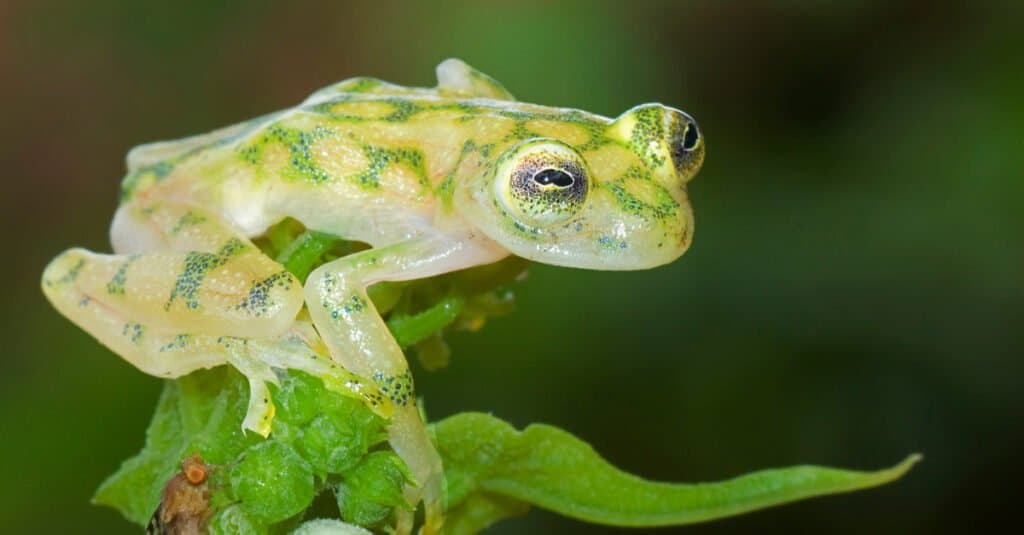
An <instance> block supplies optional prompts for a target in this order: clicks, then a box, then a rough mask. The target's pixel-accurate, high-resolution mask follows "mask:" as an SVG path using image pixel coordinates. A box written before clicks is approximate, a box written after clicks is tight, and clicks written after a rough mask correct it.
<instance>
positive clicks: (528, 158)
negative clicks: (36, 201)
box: [42, 58, 706, 534]
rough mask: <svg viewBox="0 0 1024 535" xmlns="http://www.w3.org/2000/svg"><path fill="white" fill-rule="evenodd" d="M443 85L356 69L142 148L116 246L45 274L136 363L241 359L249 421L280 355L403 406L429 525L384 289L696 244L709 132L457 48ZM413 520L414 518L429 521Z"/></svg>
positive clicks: (428, 472)
mask: <svg viewBox="0 0 1024 535" xmlns="http://www.w3.org/2000/svg"><path fill="white" fill-rule="evenodd" d="M436 75H437V85H436V86H435V87H406V86H401V85H398V84H393V83H390V82H386V81H383V80H380V79H377V78H369V77H359V78H350V79H347V80H344V81H341V82H338V83H334V84H331V85H329V86H327V87H325V88H323V89H320V90H318V91H315V92H314V93H313V94H312V95H310V96H309V97H308V98H306V99H305V100H304V101H302V102H301V103H300V104H299V105H297V106H295V107H292V108H288V109H284V110H281V111H277V112H274V113H270V114H268V115H264V116H261V117H258V118H255V119H251V120H248V121H244V122H241V123H238V124H235V125H232V126H228V127H225V128H222V129H219V130H215V131H213V132H210V133H207V134H202V135H198V136H193V137H188V138H184V139H180V140H176V141H166V142H156V143H149V144H144V145H140V146H138V147H135V148H133V149H132V150H130V151H129V153H128V155H127V174H126V176H125V177H124V179H123V181H122V186H121V202H120V204H119V206H118V208H117V210H116V212H115V214H114V217H113V221H112V224H111V230H110V240H111V243H112V247H113V253H111V254H107V253H97V252H92V251H89V250H86V249H82V248H72V249H69V250H67V251H65V252H63V253H62V254H60V255H59V256H57V257H56V258H55V259H54V260H53V261H52V262H51V263H50V264H49V265H48V266H47V267H46V268H45V270H44V273H43V276H42V289H43V292H44V294H45V295H46V297H47V298H48V299H49V301H50V302H51V303H52V304H53V306H54V307H55V308H56V309H57V310H58V311H59V312H60V313H61V314H63V315H64V316H66V317H67V318H68V319H70V320H71V321H72V322H73V323H75V324H77V325H78V326H79V327H81V328H82V329H84V330H85V331H87V332H88V333H89V334H90V335H92V336H93V337H95V338H96V339H97V340H98V341H99V342H100V343H101V344H103V345H105V346H106V347H108V348H109V349H110V350H112V351H113V352H114V353H116V354H118V355H119V356H121V357H122V358H123V359H124V360H126V361H127V362H128V363H130V364H132V365H134V366H135V367H137V368H138V369H139V370H141V371H143V372H145V373H147V374H150V375H153V376H157V377H163V378H169V379H170V378H176V377H181V376H183V375H186V374H189V373H191V372H193V371H196V370H199V369H206V368H212V367H216V366H222V365H229V366H233V367H234V368H235V369H236V370H238V371H239V372H240V373H241V374H242V375H244V376H245V378H246V379H247V381H248V385H249V400H248V409H247V413H246V416H245V418H244V420H243V422H242V427H243V429H245V430H247V431H251V432H255V433H257V434H259V435H262V436H264V437H266V436H268V435H269V434H270V433H271V432H272V430H273V417H274V413H275V410H276V408H275V406H274V404H273V402H272V400H271V391H270V387H269V385H273V384H277V383H278V375H277V374H278V373H280V371H281V370H297V371H301V372H305V373H309V374H312V375H314V376H315V377H319V378H320V379H322V380H323V381H324V384H325V385H326V386H327V387H328V388H332V389H336V390H337V391H341V392H346V393H347V394H349V395H353V396H357V397H359V398H360V399H362V400H363V401H364V402H365V403H366V404H367V405H368V406H369V407H371V408H372V409H373V410H374V411H375V412H377V413H378V414H380V415H381V416H383V417H385V418H388V421H389V425H388V440H389V443H390V445H391V447H392V448H393V449H394V450H395V452H396V453H397V454H398V455H399V456H400V457H401V458H402V459H403V461H404V462H405V463H406V464H407V466H408V467H409V471H410V473H411V475H412V480H413V481H411V482H410V483H409V484H408V485H407V486H406V489H405V493H406V498H407V499H408V500H409V502H410V504H413V505H416V504H419V503H420V502H422V503H423V506H424V509H425V521H424V525H423V526H422V528H421V530H420V532H421V533H428V534H429V533H436V532H437V531H438V530H439V529H440V526H441V525H442V523H443V521H444V515H443V511H442V510H443V505H442V500H443V494H444V481H443V467H442V464H441V459H440V457H439V455H438V453H437V450H436V448H435V447H434V444H433V443H432V441H431V439H430V435H429V433H428V430H427V428H426V426H425V422H424V418H423V417H422V414H421V411H420V410H419V408H418V406H417V401H416V399H417V398H416V392H415V390H414V386H413V378H412V374H411V372H410V368H409V365H408V363H407V361H406V358H405V355H404V354H403V351H402V349H401V347H400V346H399V345H398V344H397V343H396V341H395V339H394V337H393V336H392V335H391V333H390V332H389V331H388V329H387V326H386V324H385V323H384V321H383V320H382V318H381V315H380V314H379V313H378V312H377V310H376V309H375V307H374V304H373V302H372V301H371V300H370V299H369V297H368V294H367V288H368V287H369V286H371V285H373V284H376V283H381V282H398V281H410V280H414V279H423V278H429V277H434V276H437V275H441V274H444V273H448V272H452V271H457V270H464V269H468V268H472V267H474V266H481V265H484V264H490V263H494V262H498V261H500V260H502V259H504V258H506V257H508V256H510V255H515V256H519V257H522V258H524V259H526V260H529V261H532V262H538V263H543V264H551V265H558V266H567V267H574V268H581V269H592V270H639V269H648V268H653V267H657V266H660V265H663V264H667V263H670V262H672V261H674V260H675V259H677V258H679V257H680V256H681V255H682V254H683V253H684V252H685V251H686V250H687V249H688V248H689V246H690V244H691V242H692V238H693V229H694V218H693V210H692V208H691V205H690V202H689V197H688V193H687V185H688V182H689V181H690V180H691V179H692V178H693V177H694V176H695V175H696V174H697V172H698V171H699V169H700V168H701V166H702V163H703V161H704V156H705V150H706V149H705V141H704V136H703V133H702V131H701V130H700V129H699V128H698V126H697V123H696V121H695V120H694V119H693V118H692V117H691V116H690V115H688V114H687V113H685V112H683V111H681V110H679V109H677V108H673V107H670V106H667V105H664V104H660V103H647V104H641V105H638V106H635V107H633V108H630V109H628V110H626V111H625V112H623V113H621V114H620V115H619V116H617V117H614V118H611V117H605V116H602V115H598V114H594V113H590V112H587V111H583V110H578V109H572V108H561V107H551V106H543V105H538V104H530V103H526V102H521V101H518V100H516V99H515V98H514V97H513V96H512V94H511V93H509V91H508V90H507V89H505V87H504V86H503V85H502V84H500V83H499V82H497V81H496V80H495V79H494V78H492V77H490V76H488V75H486V74H484V73H482V72H480V71H478V70H476V69H475V68H473V67H471V66H469V65H468V64H466V63H465V62H463V61H461V60H459V59H454V58H452V59H447V60H445V61H443V62H441V63H440V64H439V65H438V66H437V68H436ZM286 218H292V219H294V220H296V221H298V222H300V223H301V224H302V225H304V226H305V228H307V229H311V230H315V231H317V232H323V233H328V234H331V235H334V236H339V237H342V238H344V239H346V240H351V241H355V242H361V243H365V244H367V245H368V248H366V249H365V250H361V251H359V252H355V253H353V254H349V255H345V256H342V257H339V258H337V259H334V260H330V261H328V262H326V263H324V264H323V265H320V266H319V267H317V268H316V269H315V270H313V271H312V273H310V274H309V275H308V277H306V279H305V280H299V279H298V278H297V277H296V276H295V275H293V274H292V273H290V272H289V271H288V270H286V269H285V268H284V267H283V266H282V265H281V264H279V263H277V262H275V261H274V260H273V259H272V258H270V257H269V256H267V255H265V254H264V253H262V252H261V250H260V249H259V248H258V247H257V246H255V245H254V240H255V239H257V238H258V237H260V236H262V235H264V234H265V233H266V232H267V231H268V229H270V228H271V227H272V226H273V225H275V224H277V223H278V222H280V221H282V220H285V219H286ZM412 522H413V521H412V515H411V514H409V513H407V512H406V513H401V514H400V515H399V518H398V519H397V521H396V532H397V533H408V532H410V530H411V529H412Z"/></svg>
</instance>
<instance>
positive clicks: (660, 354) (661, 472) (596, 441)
mask: <svg viewBox="0 0 1024 535" xmlns="http://www.w3.org/2000/svg"><path fill="white" fill-rule="evenodd" d="M143 4H144V3H143V2H136V1H123V2H114V1H110V0H91V1H89V2H79V1H72V0H67V1H49V0H48V1H27V0H6V1H4V2H2V3H0V102H2V104H0V110H2V115H0V117H2V120H0V162H2V169H3V184H4V186H3V196H2V205H0V218H2V221H3V228H4V229H6V231H5V232H4V234H3V237H4V239H5V240H6V243H7V244H8V247H7V254H6V256H5V258H4V260H3V261H2V262H0V280H3V281H4V288H3V289H4V292H3V305H2V306H0V329H2V339H3V340H4V343H5V351H4V354H3V357H2V358H0V428H2V429H3V438H2V440H0V474H2V476H0V526H2V528H0V530H2V531H4V532H7V533H30V532H52V533H136V532H138V529H137V528H136V527H134V526H131V525H129V524H127V523H126V522H124V521H122V520H121V519H120V518H119V516H118V515H117V514H116V513H115V512H113V511H111V510H107V509H102V508H98V507H93V506H90V505H89V497H90V496H91V493H92V491H93V489H94V488H95V487H96V485H97V484H98V483H99V482H100V481H101V479H102V478H103V477H104V476H106V475H107V474H108V473H110V472H112V471H113V470H114V469H115V468H116V467H117V465H118V463H119V462H120V461H121V460H122V459H124V458H125V457H127V456H129V455H131V454H133V453H134V452H136V451H137V449H138V448H139V447H140V445H141V443H142V438H143V435H142V433H143V429H144V427H145V425H146V423H147V421H148V418H149V416H150V413H151V410H152V408H153V405H154V403H155V401H156V397H157V395H158V392H159V390H160V383H159V381H158V380H157V379H154V378H150V377H147V376H144V375H142V374H141V373H139V372H137V371H136V370H135V369H133V368H131V367H130V366H129V365H127V364H126V363H124V362H122V361H121V360H120V359H118V358H117V357H115V356H113V355H112V354H110V353H108V352H107V351H106V350H105V349H103V348H102V347H101V346H99V345H98V344H97V343H95V342H94V341H93V340H92V339H90V338H89V337H88V336H86V335H85V334H83V333H82V332H81V331H79V330H77V329H76V328H75V327H73V326H72V325H71V323H70V322H68V321H66V320H64V319H63V318H62V317H60V316H58V315H57V313H56V312H54V311H53V310H52V309H51V308H50V307H49V306H48V304H47V303H46V302H45V301H44V299H43V297H42V295H41V293H40V291H39V290H38V277H39V274H40V272H41V270H42V267H43V266H44V265H45V263H46V262H47V261H48V260H49V259H50V258H51V257H52V256H54V255H56V254H57V253H58V252H59V251H61V250H62V249H64V248H67V247H69V246H72V245H81V246H86V247H89V248H91V249H96V250H101V251H102V250H108V247H109V245H108V242H107V237H106V230H107V225H108V224H109V220H110V217H111V214H112V213H113V211H114V208H115V206H116V199H117V187H118V183H119V180H120V178H121V175H122V172H123V156H124V154H125V152H126V151H127V150H128V148H130V147H131V146H132V145H134V144H137V143H140V142H143V141H151V140H157V139H169V138H175V137H180V136H184V135H187V134H193V133H198V132H203V131H207V130H210V129H213V128H215V127H218V126H222V125H226V124H230V123H233V122H236V121H239V120H242V119H245V118H248V117H253V116H256V115H259V114H262V113H264V112H267V111H270V110H274V109H278V108H283V107H287V106H290V105H293V104H295V103H297V102H298V101H300V100H301V99H302V98H304V97H305V96H306V95H307V94H308V93H310V92H311V91H312V90H314V89H316V88H318V87H321V86H324V85H326V84H328V83H330V82H332V81H336V80H340V79H344V78H347V77H351V76H356V75H370V76H377V77H380V78H384V79H387V80H391V81H394V82H397V83H402V84H410V85H433V84H434V79H433V67H434V65H436V63H438V62H439V61H440V60H441V59H443V58H445V57H448V56H459V57H462V58H464V59H465V60H467V61H468V62H469V63H470V64H472V65H475V66H477V67H478V68H480V69H481V70H483V71H484V72H487V73H490V74H492V75H493V76H495V77H496V78H497V79H499V80H501V81H503V82H504V83H505V84H506V85H507V87H509V88H510V90H511V91H512V92H514V93H515V94H516V95H517V96H519V97H520V98H521V99H523V100H527V101H535V102H540V103H546V104H552V105H562V106H572V107H579V108H584V109H587V110H591V111H595V112H598V113H602V114H605V115H610V116H615V115H618V114H619V113H621V112H622V111H624V110H626V109H627V108H629V107H631V106H632V105H634V104H637V103H641V102H647V101H661V102H665V103H668V104H671V105H675V106H677V107H681V108H683V109H686V110H687V111H689V112H690V113H692V114H693V115H694V116H695V117H696V118H697V119H698V121H700V123H701V125H702V127H703V130H704V132H705V135H706V138H707V140H708V144H709V152H708V159H707V163H706V164H705V167H704V170H703V171H702V172H701V174H700V175H699V176H698V178H697V179H696V180H695V181H694V182H693V183H691V194H692V199H693V203H694V206H695V208H696V212H697V222H698V226H697V234H696V241H695V242H694V245H693V248H692V249H691V250H690V252H688V253H687V254H686V255H685V256H684V257H683V258H682V259H681V260H680V261H678V262H676V263H674V264H672V265H669V266H667V267H663V268H660V269H657V270H653V271H647V272H636V273H600V272H583V271H574V270H568V269H559V268H551V267H544V266H537V267H535V268H533V269H532V271H531V275H530V278H529V280H527V281H526V282H525V283H523V284H522V285H521V286H520V287H519V288H518V303H519V310H518V311H517V312H516V313H514V314H513V315H511V316H508V317H506V318H501V319H498V320H495V321H493V322H492V323H491V324H490V325H488V327H487V328H486V329H485V330H484V331H482V332H480V333H476V334H465V335H459V336H455V337H454V339H453V340H451V342H452V344H453V347H454V351H455V356H454V362H453V365H452V366H451V367H450V368H448V369H446V370H443V371H440V372H437V373H434V374H432V375H426V374H424V373H423V372H419V376H418V382H419V386H420V390H421V393H423V394H424V395H425V396H426V398H427V400H428V409H429V410H430V412H431V414H432V415H433V416H434V417H442V416H446V415H449V414H453V413H456V412H459V411H462V410H482V411H492V412H493V413H495V414H496V415H499V416H501V417H503V418H505V419H507V420H509V421H511V422H513V423H515V424H516V425H518V426H522V425H525V424H527V423H529V422H533V421H541V422H547V423H551V424H555V425H558V426H561V427H563V428H566V429H568V430H570V431H571V432H573V433H575V434H577V435H578V436H580V437H582V438H584V439H586V440H588V441H589V442H591V443H592V444H593V445H594V446H595V447H596V448H597V449H598V451H600V452H602V453H603V454H604V455H605V456H606V457H607V458H608V459H610V460H611V461H612V462H614V463H615V464H617V465H619V466H621V467H623V468H625V469H627V470H630V471H632V472H634V473H638V474H641V475H645V476H648V477H652V478H657V479H663V480H675V481H704V480H716V479H722V478H727V477H731V476H734V475H737V474H740V473H742V472H746V471H750V470H754V469H758V468H763V467H771V466H781V465H790V464H799V463H818V464H831V465H840V466H849V467H861V468H877V467H881V466H885V465H889V464H891V463H893V462H895V461H897V460H899V459H901V458H902V457H903V456H904V455H906V454H907V453H910V452H914V451H920V452H923V453H924V454H925V457H926V459H925V462H924V463H923V464H921V465H920V466H919V467H918V468H917V469H915V470H914V471H913V472H912V473H911V474H910V475H909V477H907V478H906V479H905V480H903V481H901V482H899V483H897V484H895V485H891V486H888V487H884V488H880V489H877V490H873V491H870V492H864V493H857V494H851V495H844V496H839V497H832V498H827V499H821V500H815V501H809V502H804V503H800V504H796V505H792V506H788V507H784V508H780V509H774V510H770V511H767V512H761V513H756V514H752V515H749V516H744V517H739V518H735V519H730V520H725V521H721V522H718V523H714V524H708V525H703V526H697V527H694V528H687V529H686V530H685V531H686V532H693V533H714V534H719V533H751V532H764V531H765V530H779V531H785V532H790V533H800V532H814V533H822V532H825V533H866V532H873V533H963V532H978V531H986V530H985V529H984V528H985V527H986V525H990V524H993V523H994V522H996V521H997V520H999V519H1000V517H1010V516H1016V515H1014V512H1015V511H1014V508H1015V506H1016V505H1017V504H1016V502H1017V501H1019V497H1020V492H1019V487H1020V483H1019V482H1020V481H1021V479H1022V478H1024V460H1022V459H1021V456H1020V451H1021V448H1022V446H1024V410H1022V409H1024V388H1022V387H1021V384H1020V383H1021V381H1022V379H1024V374H1022V373H1021V372H1022V371H1024V370H1022V368H1024V366H1022V364H1021V361H1022V358H1021V357H1022V356H1024V351H1022V350H1024V276H1022V275H1024V247H1022V246H1024V240H1022V229H1024V171H1022V169H1024V166H1022V164H1024V32H1022V31H1021V24H1022V23H1024V9H1022V6H1024V4H1022V3H1020V2H1009V1H1008V2H985V3H983V2H977V3H965V2H952V1H932V2H929V1H916V0H900V1H894V0H889V1H886V0H874V1H864V2H835V3H826V2H813V1H806V2H802V1H779V2H766V1H754V2H718V1H712V0H705V1H699V2H655V1H649V2H609V3H598V2H557V3H556V2H541V1H525V2H511V1H505V2H430V3H428V2H410V3H395V2H390V1H375V2H372V3H371V2H366V3H360V4H358V5H347V4H343V3H340V2H311V1H292V2H268V1H255V2H210V1H188V2H185V1H181V2H159V3H153V5H145V6H144V5H143ZM146 4H148V3H146ZM683 531H684V530H682V529H680V530H679V532H683ZM494 532H495V533H620V532H623V531H619V530H615V529H611V528H598V527H593V526H585V525H582V524H578V523H576V522H574V521H569V520H565V519H560V518H557V517H555V516H554V515H551V514H549V513H546V512H543V511H539V510H534V511H533V512H531V513H530V514H529V515H528V516H526V517H524V518H521V519H517V520H512V521H509V522H507V523H505V524H503V525H502V526H501V527H500V528H498V529H495V530H494ZM669 532H673V530H663V531H660V533H669Z"/></svg>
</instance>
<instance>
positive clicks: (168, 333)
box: [43, 205, 303, 433]
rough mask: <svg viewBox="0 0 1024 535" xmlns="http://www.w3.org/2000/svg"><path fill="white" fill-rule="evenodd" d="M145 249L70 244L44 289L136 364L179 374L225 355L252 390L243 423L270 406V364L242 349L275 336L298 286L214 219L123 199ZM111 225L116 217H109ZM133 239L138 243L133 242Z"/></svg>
mask: <svg viewBox="0 0 1024 535" xmlns="http://www.w3.org/2000/svg"><path fill="white" fill-rule="evenodd" d="M129 208H131V209H134V210H137V215H139V216H144V217H139V220H140V221H142V222H144V225H146V226H145V227H143V228H144V235H145V236H146V237H147V240H148V241H151V242H152V243H148V244H147V245H151V246H153V247H154V248H153V249H151V251H153V252H142V253H139V254H133V255H104V254H97V253H92V252H89V251H86V250H83V249H71V250H69V251H66V252H65V253H63V254H62V255H60V256H59V257H57V258H56V259H55V260H54V261H53V262H51V263H50V265H49V266H48V267H47V268H46V270H45V271H44V273H43V292H44V293H45V294H46V296H47V297H48V298H49V299H50V301H51V302H52V303H53V304H54V306H55V307H56V308H57V309H58V310H59V311H60V312H61V313H62V314H64V315H65V316H67V317H68V318H69V319H71V320H72V321H73V322H74V323H76V324H78V325H79V326H80V327H82V328H83V329H85V330H86V331H87V332H89V333H90V334H91V335H93V336H94V337H96V338H97V339H98V340H99V341H100V342H101V343H103V344H104V345H106V346H107V347H109V348H110V349H111V350H113V351H114V352H115V353H117V354H119V355H121V357H123V358H124V359H125V360H127V361H128V362H129V363H131V364H133V365H135V366H136V367H138V368H139V369H141V370H142V371H144V372H146V373H149V374H152V375H156V376H160V377H178V376H181V375H185V374H187V373H190V372H192V371H193V370H197V369H201V368H209V367H212V366H217V365H220V364H225V363H230V364H232V365H233V366H235V367H236V368H238V369H239V370H240V371H241V372H242V373H244V374H245V375H246V376H247V377H248V379H249V381H250V385H251V387H252V390H253V399H252V400H251V402H250V414H249V416H248V417H247V418H246V426H247V427H248V428H250V429H253V430H256V431H259V432H262V433H265V432H266V431H267V430H269V428H268V427H265V426H264V427H262V428H261V427H259V425H257V421H258V420H260V419H261V418H262V417H263V416H266V414H268V413H269V414H272V411H273V408H272V406H270V405H269V404H266V405H262V406H261V403H263V400H264V399H267V398H268V396H267V395H266V394H267V392H266V385H265V383H266V382H267V381H272V379H273V373H272V372H271V371H270V368H269V366H266V365H260V364H261V363H260V362H258V360H257V359H255V358H253V357H251V356H249V354H248V351H247V349H245V346H246V342H247V340H248V339H256V338H259V339H273V338H274V337H276V336H279V335H281V334H282V333H284V332H285V331H286V330H288V329H289V327H290V326H291V324H292V322H293V321H294V320H295V316H296V315H297V313H298V311H299V309H300V308H301V307H302V301H303V299H302V286H301V284H299V282H298V280H296V279H295V277H293V276H292V275H291V274H289V273H288V272H287V271H285V270H284V268H283V267H282V266H280V265H279V264H277V263H276V262H274V261H273V260H271V259H270V258H268V257H266V256H265V255H263V254H262V253H261V252H260V251H259V250H258V249H257V248H256V247H255V246H254V245H252V243H250V242H249V241H248V240H247V239H245V238H244V237H242V236H238V235H236V234H234V233H233V232H231V231H230V230H229V229H228V228H227V227H226V226H225V225H223V224H222V223H220V222H219V221H218V220H217V219H216V218H214V217H212V216H210V215H208V214H204V213H200V212H198V211H195V210H192V209H189V208H186V207H180V206H176V205H150V206H130V207H129ZM115 226H116V225H115ZM138 243H141V241H139V242H138Z"/></svg>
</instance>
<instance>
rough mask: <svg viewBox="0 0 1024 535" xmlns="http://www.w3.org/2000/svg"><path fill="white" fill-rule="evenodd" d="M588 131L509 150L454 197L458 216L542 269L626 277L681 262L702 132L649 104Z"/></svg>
mask: <svg viewBox="0 0 1024 535" xmlns="http://www.w3.org/2000/svg"><path fill="white" fill-rule="evenodd" d="M599 119H600V118H599ZM578 124H579V123H578V122H577V123H575V124H574V126H578ZM589 130H590V133H589V136H588V139H584V140H582V141H581V138H580V137H579V136H578V135H573V136H570V135H568V134H566V132H571V131H572V128H568V127H565V128H560V127H558V125H557V124H554V125H553V126H551V128H550V131H549V132H541V133H542V134H544V135H545V137H536V138H531V139H526V140H523V141H521V142H519V143H517V144H515V145H513V146H511V147H509V148H507V149H506V150H505V151H504V152H503V153H501V154H500V155H499V156H497V157H496V158H495V159H494V160H493V161H492V162H488V163H486V164H485V165H484V166H483V167H482V168H480V171H479V173H478V174H477V175H476V176H474V177H472V178H471V179H470V180H468V182H467V184H466V185H467V186H468V187H466V188H463V189H461V190H460V192H459V193H458V194H457V195H456V203H458V209H459V211H460V212H462V213H463V214H465V215H466V216H468V219H469V220H470V221H472V222H473V223H474V224H475V225H476V226H477V227H478V228H479V229H480V230H481V231H483V232H484V233H485V234H486V235H487V236H488V237H490V238H491V239H492V240H495V241H497V242H498V243H500V244H501V245H502V246H503V247H505V248H506V249H508V250H509V251H511V252H512V253H513V254H516V255H518V256H522V257H524V258H528V259H530V260H534V261H537V262H543V263H547V264H556V265H562V266H571V267H580V268H591V269H623V270H624V269H644V268H649V267H654V266H658V265H661V264H665V263H668V262H671V261H673V260H675V259H676V258H678V257H679V256H680V255H682V254H683V252H684V251H686V249H687V247H689V245H690V241H691V238H692V236H693V211H692V209H691V208H690V202H689V200H688V198H687V195H686V183H687V182H688V181H689V180H690V179H691V178H693V176H694V175H695V174H696V173H697V171H698V170H699V169H700V166H701V163H702V162H703V160H704V139H703V136H702V134H701V132H700V130H698V128H697V123H696V122H695V121H694V120H693V119H692V118H690V116H689V115H687V114H685V113H683V112H681V111H679V110H677V109H674V108H670V107H667V106H662V105H660V104H644V105H641V106H637V107H635V108H633V109H631V110H629V111H627V112H625V113H623V114H622V115H621V116H619V117H618V118H617V119H615V120H613V121H610V122H609V121H608V120H607V119H601V121H600V122H596V123H593V124H590V128H589ZM577 133H578V132H577ZM574 143H575V144H574Z"/></svg>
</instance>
